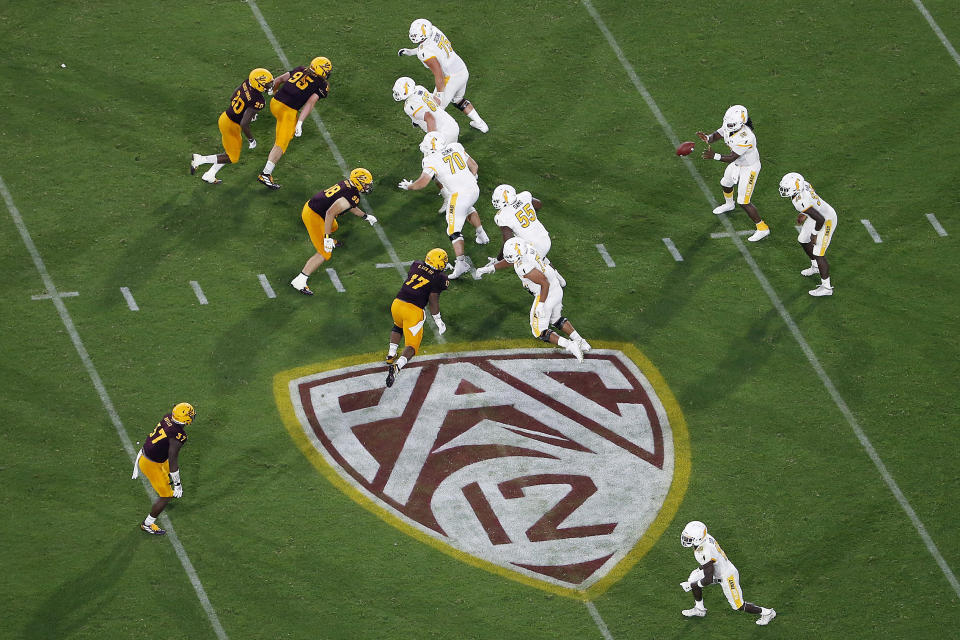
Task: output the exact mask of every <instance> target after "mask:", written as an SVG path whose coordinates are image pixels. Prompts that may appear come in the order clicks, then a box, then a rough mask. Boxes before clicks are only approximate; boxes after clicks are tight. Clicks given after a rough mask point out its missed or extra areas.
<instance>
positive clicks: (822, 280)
mask: <svg viewBox="0 0 960 640" xmlns="http://www.w3.org/2000/svg"><path fill="white" fill-rule="evenodd" d="M820 284H821V285H822V286H824V287H826V288H827V289H832V288H833V287H832V286H831V285H830V278H820Z"/></svg>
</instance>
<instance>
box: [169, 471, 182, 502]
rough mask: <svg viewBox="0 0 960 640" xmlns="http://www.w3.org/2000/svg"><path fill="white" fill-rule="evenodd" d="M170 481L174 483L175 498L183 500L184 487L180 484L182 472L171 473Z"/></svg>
mask: <svg viewBox="0 0 960 640" xmlns="http://www.w3.org/2000/svg"><path fill="white" fill-rule="evenodd" d="M170 480H172V481H173V497H174V498H182V497H183V485H182V484H180V471H171V472H170Z"/></svg>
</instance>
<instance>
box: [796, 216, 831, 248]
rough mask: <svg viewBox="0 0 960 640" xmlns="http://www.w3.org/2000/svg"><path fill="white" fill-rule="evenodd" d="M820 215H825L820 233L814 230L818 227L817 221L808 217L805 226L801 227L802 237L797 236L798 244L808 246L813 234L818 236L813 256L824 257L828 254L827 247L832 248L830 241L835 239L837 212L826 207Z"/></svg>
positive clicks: (804, 222)
mask: <svg viewBox="0 0 960 640" xmlns="http://www.w3.org/2000/svg"><path fill="white" fill-rule="evenodd" d="M820 213H821V214H822V215H823V228H822V229H820V233H817V232H816V229H815V228H814V227H816V226H817V221H816V220H814V219H813V218H811V217H810V216H807V219H806V220H804V221H803V226H802V227H800V235H798V236H797V242H799V243H800V244H807V243H808V242H810V239H811V238H812V237H813V234H815V233H816V234H817V241H816V243H814V245H813V255H815V256H822V255H824V254H825V253H826V252H827V247H829V246H830V241H831V240H832V239H833V232H834V231H835V230H836V228H837V212H836V211H834V210H833V207H830V208H829V209H828V208H826V207H824V210H823V211H820Z"/></svg>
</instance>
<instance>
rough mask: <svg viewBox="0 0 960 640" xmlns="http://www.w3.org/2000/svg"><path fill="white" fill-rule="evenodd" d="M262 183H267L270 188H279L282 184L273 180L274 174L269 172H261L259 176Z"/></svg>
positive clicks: (258, 178)
mask: <svg viewBox="0 0 960 640" xmlns="http://www.w3.org/2000/svg"><path fill="white" fill-rule="evenodd" d="M257 180H259V181H260V183H261V184H263V185H266V186H267V188H268V189H279V188H280V185H279V184H277V183H276V182H274V181H273V176H271V175H270V174H269V173H261V174H260V175H258V176H257Z"/></svg>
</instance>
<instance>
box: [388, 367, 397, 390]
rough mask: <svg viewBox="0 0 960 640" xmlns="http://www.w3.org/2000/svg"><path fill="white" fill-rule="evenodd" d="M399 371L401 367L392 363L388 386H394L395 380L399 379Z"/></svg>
mask: <svg viewBox="0 0 960 640" xmlns="http://www.w3.org/2000/svg"><path fill="white" fill-rule="evenodd" d="M399 371H400V369H398V368H397V365H395V364H391V365H390V370H389V371H387V386H388V387H392V386H393V381H394V380H396V379H397V373H398V372H399Z"/></svg>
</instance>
